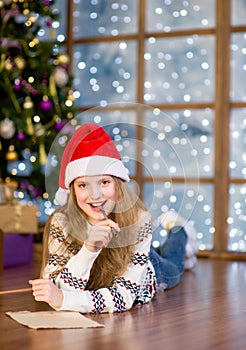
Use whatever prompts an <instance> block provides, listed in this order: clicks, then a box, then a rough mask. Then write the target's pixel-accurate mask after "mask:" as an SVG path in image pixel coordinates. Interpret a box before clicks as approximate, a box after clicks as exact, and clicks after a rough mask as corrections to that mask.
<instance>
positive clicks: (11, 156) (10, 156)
mask: <svg viewBox="0 0 246 350" xmlns="http://www.w3.org/2000/svg"><path fill="white" fill-rule="evenodd" d="M5 158H6V160H7V161H8V162H14V161H15V160H17V159H18V153H17V152H16V151H15V146H13V145H11V146H9V149H8V151H7V153H6V156H5Z"/></svg>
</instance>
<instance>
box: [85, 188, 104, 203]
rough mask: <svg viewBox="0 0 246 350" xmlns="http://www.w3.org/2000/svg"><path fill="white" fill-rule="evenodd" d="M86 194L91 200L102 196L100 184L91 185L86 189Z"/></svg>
mask: <svg viewBox="0 0 246 350" xmlns="http://www.w3.org/2000/svg"><path fill="white" fill-rule="evenodd" d="M88 195H89V197H90V198H91V199H93V200H95V199H98V198H100V197H102V190H101V186H96V185H95V186H91V187H90V188H89V190H88Z"/></svg>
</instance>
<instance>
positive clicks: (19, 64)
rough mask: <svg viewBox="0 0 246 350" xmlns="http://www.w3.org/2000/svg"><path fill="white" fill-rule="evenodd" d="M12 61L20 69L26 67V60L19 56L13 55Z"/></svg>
mask: <svg viewBox="0 0 246 350" xmlns="http://www.w3.org/2000/svg"><path fill="white" fill-rule="evenodd" d="M14 63H15V65H16V67H17V68H18V69H19V70H21V71H22V70H23V69H24V68H25V67H26V60H25V59H24V58H23V57H21V56H17V57H15V59H14Z"/></svg>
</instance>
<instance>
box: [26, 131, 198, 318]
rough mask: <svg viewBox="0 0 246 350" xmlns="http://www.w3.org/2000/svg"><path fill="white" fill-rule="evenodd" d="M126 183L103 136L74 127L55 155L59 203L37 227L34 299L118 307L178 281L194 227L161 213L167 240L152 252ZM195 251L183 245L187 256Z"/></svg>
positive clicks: (144, 218) (75, 306)
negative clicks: (39, 244)
mask: <svg viewBox="0 0 246 350" xmlns="http://www.w3.org/2000/svg"><path fill="white" fill-rule="evenodd" d="M128 181H129V177H128V175H127V170H126V168H125V167H124V165H123V163H122V161H121V158H120V155H119V153H118V151H117V149H116V147H115V145H114V143H113V141H112V140H111V138H110V137H109V136H108V135H107V133H106V132H105V131H104V130H103V129H102V128H101V127H100V126H98V125H94V124H85V125H83V126H81V127H80V128H79V129H78V130H77V131H76V132H75V133H74V135H73V137H72V139H71V140H70V141H69V143H68V145H67V147H66V149H65V151H64V154H63V157H62V161H61V169H60V177H59V189H58V191H57V194H56V200H57V202H58V203H59V204H61V207H60V208H59V209H57V210H56V211H55V212H54V213H53V214H52V215H51V217H50V218H49V220H48V222H47V224H46V227H45V233H44V241H43V248H44V249H43V264H42V269H41V278H40V279H36V280H31V281H29V283H30V284H31V285H32V290H33V296H34V298H35V300H37V301H44V302H47V303H48V304H49V305H50V306H51V307H52V308H54V309H56V310H71V311H79V312H82V313H101V312H122V311H125V310H129V309H131V307H132V306H133V305H135V304H139V303H140V304H143V303H147V302H149V301H150V300H151V299H152V298H153V296H154V294H155V292H156V290H157V289H161V290H165V289H168V288H171V287H173V286H175V285H176V284H177V283H179V282H180V280H181V278H182V275H183V272H184V267H185V256H186V251H187V247H188V246H190V245H189V243H190V242H192V240H194V238H195V236H194V230H192V227H191V225H189V224H187V223H185V220H184V219H183V218H181V217H180V216H178V215H177V214H176V213H174V212H173V213H172V212H168V213H167V214H166V215H165V216H164V217H162V218H161V223H162V224H163V225H164V226H165V227H166V226H167V225H170V227H166V228H167V229H168V230H169V236H168V239H167V241H166V242H165V244H164V245H163V247H161V249H160V250H159V251H158V252H156V251H155V250H153V248H151V238H152V230H151V217H150V214H149V212H148V211H147V209H146V208H145V206H144V204H143V203H142V202H141V200H140V199H139V198H138V197H137V196H136V195H135V194H134V192H132V191H131V190H130V189H129V188H128V186H127V185H126V182H128ZM189 229H190V232H191V235H190V237H189V238H188V240H187V234H188V236H189ZM191 251H192V253H191ZM196 252H197V248H196V247H195V248H194V249H193V250H192V249H190V251H189V254H190V257H193V256H194V255H195V253H196Z"/></svg>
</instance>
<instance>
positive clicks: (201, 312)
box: [0, 259, 246, 350]
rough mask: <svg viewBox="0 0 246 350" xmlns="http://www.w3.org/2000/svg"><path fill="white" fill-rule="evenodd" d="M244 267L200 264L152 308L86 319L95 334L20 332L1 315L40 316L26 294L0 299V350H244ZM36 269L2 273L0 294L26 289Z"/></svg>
mask: <svg viewBox="0 0 246 350" xmlns="http://www.w3.org/2000/svg"><path fill="white" fill-rule="evenodd" d="M245 271H246V262H243V261H240V262H235V261H234V262H233V261H222V260H207V259H200V260H199V264H198V266H197V267H196V268H195V269H194V270H193V271H190V272H186V273H185V276H184V279H183V281H182V283H181V284H180V285H178V286H176V287H175V288H173V289H171V290H169V291H166V292H164V293H160V294H157V295H156V297H155V298H154V300H153V301H152V302H150V303H149V304H146V305H143V306H137V307H135V308H133V309H132V310H131V311H128V312H124V313H121V314H102V315H86V316H87V317H90V318H92V319H93V320H95V321H97V322H99V323H103V324H104V325H105V327H104V328H95V329H92V328H91V329H88V328H87V329H62V330H57V329H52V330H50V329H46V330H33V329H28V328H27V327H24V326H22V325H20V324H18V323H17V322H15V321H13V320H12V319H11V318H9V317H7V316H6V315H5V312H6V311H18V310H19V311H21V310H29V311H41V310H49V309H50V308H49V307H48V306H47V305H46V304H45V303H36V302H35V301H34V300H33V298H32V295H31V292H25V293H12V294H11V293H10V294H2V295H0V310H1V313H0V322H1V329H0V332H1V336H0V348H1V349H4V350H14V349H17V348H18V349H23V350H24V349H25V350H31V349H33V350H51V349H52V350H54V347H55V348H57V349H59V350H67V349H70V348H71V349H73V350H76V349H82V348H83V349H86V350H87V349H90V350H99V349H100V350H104V349H105V350H111V349H112V350H113V349H117V350H138V349H141V350H145V349H146V350H147V349H148V350H151V349H167V350H180V349H184V350H186V349H189V350H208V349H209V350H211V349H212V350H233V349H235V348H236V349H237V350H244V349H245V348H246V333H245V321H246V298H245V286H246V272H245ZM37 274H38V268H37V267H35V266H22V267H21V266H20V267H16V268H10V269H6V270H4V272H3V274H2V276H1V290H11V289H19V288H26V287H28V285H27V281H28V279H29V278H32V277H34V276H35V277H36V276H37Z"/></svg>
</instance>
